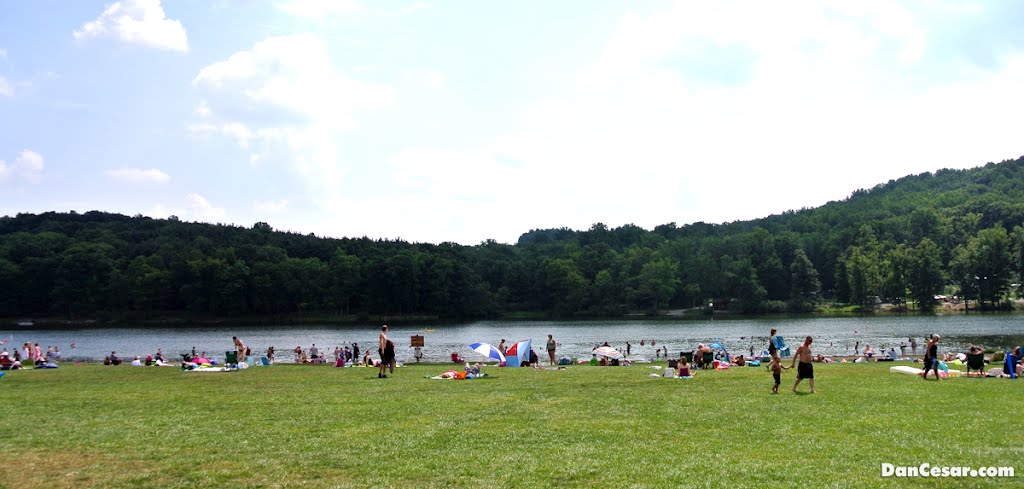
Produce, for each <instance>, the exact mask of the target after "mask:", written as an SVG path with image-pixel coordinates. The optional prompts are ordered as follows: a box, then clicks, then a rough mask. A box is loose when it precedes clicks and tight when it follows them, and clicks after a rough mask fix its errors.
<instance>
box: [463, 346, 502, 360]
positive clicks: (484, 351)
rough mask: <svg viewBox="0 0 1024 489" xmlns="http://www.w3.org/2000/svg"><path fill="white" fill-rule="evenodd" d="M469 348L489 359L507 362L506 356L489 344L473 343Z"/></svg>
mask: <svg viewBox="0 0 1024 489" xmlns="http://www.w3.org/2000/svg"><path fill="white" fill-rule="evenodd" d="M469 347H470V348H472V349H473V351H475V352H477V353H479V354H481V355H483V356H485V357H487V358H493V359H495V360H498V361H499V362H504V361H505V355H503V354H502V353H501V351H500V350H498V349H497V348H495V347H494V346H492V345H491V344H489V343H473V344H471V345H469Z"/></svg>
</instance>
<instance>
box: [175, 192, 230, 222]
mask: <svg viewBox="0 0 1024 489" xmlns="http://www.w3.org/2000/svg"><path fill="white" fill-rule="evenodd" d="M185 200H186V201H187V202H188V208H189V213H190V215H193V216H195V217H196V218H198V219H201V220H204V221H216V220H219V219H222V218H223V217H224V215H225V214H226V212H225V211H224V209H223V208H221V207H214V206H213V204H211V203H210V201H209V200H206V197H203V196H202V195H199V194H188V195H187V196H185Z"/></svg>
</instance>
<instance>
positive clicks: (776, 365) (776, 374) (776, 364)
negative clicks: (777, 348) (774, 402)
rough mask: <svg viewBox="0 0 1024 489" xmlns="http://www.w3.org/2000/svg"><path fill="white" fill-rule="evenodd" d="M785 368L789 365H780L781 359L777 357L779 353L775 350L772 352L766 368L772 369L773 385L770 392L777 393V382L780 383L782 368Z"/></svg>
mask: <svg viewBox="0 0 1024 489" xmlns="http://www.w3.org/2000/svg"><path fill="white" fill-rule="evenodd" d="M786 368H789V367H784V366H783V365H782V360H780V359H779V354H778V353H777V352H776V353H775V354H773V355H772V362H771V363H769V364H768V370H771V371H772V378H774V379H775V385H774V386H772V394H778V393H779V384H781V383H782V369H786Z"/></svg>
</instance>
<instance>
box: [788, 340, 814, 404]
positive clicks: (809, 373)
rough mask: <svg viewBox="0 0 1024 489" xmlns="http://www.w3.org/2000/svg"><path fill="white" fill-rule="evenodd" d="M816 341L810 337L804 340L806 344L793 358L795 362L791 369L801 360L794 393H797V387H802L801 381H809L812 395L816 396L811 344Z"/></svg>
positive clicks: (791, 364) (790, 366)
mask: <svg viewBox="0 0 1024 489" xmlns="http://www.w3.org/2000/svg"><path fill="white" fill-rule="evenodd" d="M812 341H814V339H813V338H811V337H810V336H808V337H807V339H806V340H804V344H802V345H800V348H797V349H796V355H794V356H793V361H792V362H790V364H789V368H793V365H795V364H796V361H797V360H800V367H799V368H797V371H796V383H795V384H793V392H796V386H798V385H800V381H801V380H804V379H808V382H809V383H810V384H811V394H814V364H812V363H811V358H813V357H812V355H811V342H812Z"/></svg>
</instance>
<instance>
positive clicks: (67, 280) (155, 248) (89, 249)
mask: <svg viewBox="0 0 1024 489" xmlns="http://www.w3.org/2000/svg"><path fill="white" fill-rule="evenodd" d="M1022 225H1024V157H1022V158H1020V159H1017V160H1012V161H1004V162H1002V163H999V164H995V163H989V164H987V165H985V166H984V167H979V168H973V169H969V170H940V171H938V172H935V173H934V174H933V173H923V174H920V175H913V176H908V177H904V178H901V179H899V180H893V181H890V182H887V183H885V184H880V185H878V186H876V187H874V188H872V189H870V190H859V191H857V192H854V193H853V194H852V195H851V196H850V197H849V198H847V199H845V200H842V201H836V202H830V203H828V204H826V205H824V206H822V207H818V208H814V209H801V210H798V211H791V212H786V213H783V214H781V215H773V216H768V217H765V218H763V219H757V220H751V221H738V222H732V223H725V224H707V223H703V222H698V223H694V224H688V225H684V226H677V225H676V224H675V223H669V224H664V225H661V226H658V227H656V228H655V229H653V230H650V231H648V230H645V229H643V228H640V227H637V226H633V225H625V226H621V227H618V228H614V229H612V228H608V227H607V226H605V225H603V224H600V223H598V224H594V225H593V226H592V227H591V228H590V229H588V230H586V231H575V230H570V229H547V230H533V231H530V232H528V233H525V234H523V235H522V236H521V237H520V239H519V241H518V243H516V244H515V245H507V244H500V243H495V242H493V241H487V242H484V243H481V244H479V245H477V246H462V245H457V244H452V243H441V244H429V243H408V242H404V241H389V240H371V239H368V238H340V239H338V238H322V237H317V236H314V235H301V234H295V233H284V232H278V231H274V230H273V229H272V228H271V227H270V226H269V225H267V224H266V223H257V224H256V225H254V226H253V227H252V228H243V227H237V226H226V225H212V224H202V223H188V222H181V221H179V220H178V219H176V218H171V219H164V220H158V219H151V218H147V217H142V216H136V217H127V216H123V215H118V214H109V213H104V212H96V211H94V212H88V213H85V214H77V213H54V212H49V213H44V214H38V215H36V214H19V215H17V216H15V217H2V218H0V291H2V292H0V316H6V317H36V316H50V317H75V318H83V317H104V318H154V317H162V316H167V315H174V314H177V313H181V312H189V313H195V314H203V315H209V316H214V317H223V316H237V315H246V316H251V315H274V316H277V317H280V316H283V315H290V314H300V313H304V312H315V313H321V314H332V315H337V316H339V317H353V316H358V315H437V316H441V317H453V318H471V317H494V316H500V315H502V314H505V313H509V312H534V313H540V314H544V315H551V316H557V317H571V316H616V315H621V314H624V313H626V312H630V311H638V310H639V311H655V310H662V309H667V308H685V307H693V306H697V305H702V304H706V303H707V301H709V300H713V299H719V303H720V304H729V307H730V308H731V309H733V310H737V311H745V312H763V311H781V310H807V309H810V308H813V307H814V305H815V304H816V303H818V302H819V301H820V300H822V299H827V300H830V301H833V302H850V303H855V304H856V303H862V304H867V303H870V302H873V301H874V300H875V298H876V297H877V298H880V299H882V300H885V301H891V302H897V303H899V302H905V301H907V300H908V298H910V300H911V301H913V302H917V303H918V304H919V305H920V306H921V307H922V308H923V309H925V310H927V309H928V308H929V307H930V306H931V305H932V304H933V301H932V297H933V295H935V294H938V293H942V292H943V291H945V290H947V289H949V290H952V291H955V292H956V293H958V294H960V295H962V296H963V297H966V298H968V299H973V300H979V301H980V302H981V303H982V304H983V305H985V306H988V307H993V306H997V305H998V304H999V303H1000V301H1001V300H1002V299H1003V298H1005V297H1006V296H1007V294H1008V293H1010V292H1011V290H1012V287H1011V284H1012V283H1014V281H1019V278H1020V276H1021V272H1022V269H1024V227H1022ZM915 299H916V300H915Z"/></svg>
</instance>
